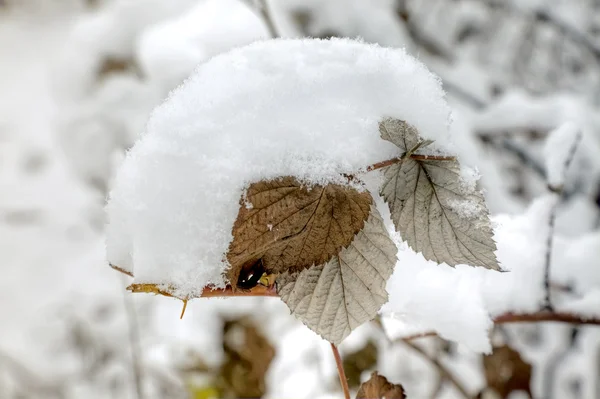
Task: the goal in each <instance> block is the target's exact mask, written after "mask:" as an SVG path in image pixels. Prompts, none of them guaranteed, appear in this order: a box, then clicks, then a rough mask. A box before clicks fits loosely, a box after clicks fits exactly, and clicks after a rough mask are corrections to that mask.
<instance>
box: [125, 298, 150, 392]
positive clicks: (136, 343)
mask: <svg viewBox="0 0 600 399" xmlns="http://www.w3.org/2000/svg"><path fill="white" fill-rule="evenodd" d="M123 294H124V295H123V301H124V304H125V311H126V314H127V324H128V329H129V345H130V346H131V364H132V368H133V381H134V386H135V393H136V398H137V399H144V397H145V396H144V386H143V381H142V377H143V376H142V367H141V356H140V353H141V350H140V328H139V325H138V321H137V314H136V311H135V307H134V304H133V302H132V298H131V297H129V295H125V291H123Z"/></svg>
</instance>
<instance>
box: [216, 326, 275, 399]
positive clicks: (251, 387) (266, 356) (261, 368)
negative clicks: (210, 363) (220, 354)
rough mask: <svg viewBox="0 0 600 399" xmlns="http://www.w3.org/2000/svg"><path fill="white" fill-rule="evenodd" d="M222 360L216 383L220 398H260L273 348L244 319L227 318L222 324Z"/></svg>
mask: <svg viewBox="0 0 600 399" xmlns="http://www.w3.org/2000/svg"><path fill="white" fill-rule="evenodd" d="M223 350H224V352H225V361H224V362H223V364H222V365H221V369H220V372H219V378H218V380H217V386H218V387H219V390H220V391H221V392H222V393H223V396H222V397H224V398H260V397H262V396H263V395H264V394H265V391H266V382H265V378H266V374H267V371H268V370H269V366H270V365H271V361H272V360H273V357H274V356H275V349H274V348H273V346H272V345H271V344H270V343H269V341H268V340H267V338H265V336H264V335H263V334H262V333H261V331H260V329H258V328H257V326H256V325H255V323H253V322H252V321H251V320H250V319H248V318H241V319H234V320H228V321H226V322H225V325H224V327H223Z"/></svg>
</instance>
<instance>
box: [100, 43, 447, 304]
mask: <svg viewBox="0 0 600 399" xmlns="http://www.w3.org/2000/svg"><path fill="white" fill-rule="evenodd" d="M384 117H393V118H399V119H403V120H406V121H407V122H409V123H411V124H412V125H414V126H415V127H416V128H417V129H418V130H419V132H420V133H421V135H422V136H423V137H424V138H426V139H432V140H436V143H437V144H438V145H441V146H447V148H451V146H450V138H449V134H448V121H449V108H448V106H447V104H446V102H445V100H444V93H443V90H442V89H441V85H440V81H439V79H438V78H436V77H435V76H434V75H433V74H431V73H430V72H429V71H428V70H427V69H426V68H425V66H423V65H422V64H421V63H419V62H418V61H416V60H415V59H414V58H412V57H411V56H409V55H407V54H406V53H405V52H404V51H403V50H399V49H387V48H381V47H379V46H376V45H369V44H365V43H362V42H359V41H353V40H348V39H332V40H317V39H309V40H283V39H278V40H271V41H265V42H256V43H254V44H251V45H249V46H246V47H243V48H238V49H234V50H232V51H230V52H229V53H226V54H222V55H219V56H217V57H215V58H213V59H211V60H210V61H208V62H207V63H205V64H203V65H201V66H199V67H198V68H197V70H196V71H195V72H194V74H193V75H192V76H191V77H190V78H189V79H187V80H186V81H185V82H184V84H183V85H182V86H181V87H179V88H178V89H176V90H175V91H174V92H172V93H171V95H170V97H169V98H168V99H167V100H166V101H165V102H164V103H163V104H162V105H161V106H159V107H158V108H157V109H156V110H155V111H154V112H153V114H152V115H151V117H150V120H149V122H148V125H147V129H146V132H145V133H144V134H143V135H142V136H141V139H140V141H139V142H138V143H137V144H136V145H135V146H134V147H133V148H132V150H131V151H130V152H129V153H128V156H127V158H126V159H125V160H124V162H123V164H122V166H121V169H120V171H119V173H118V175H117V177H116V180H115V185H114V189H113V191H112V193H111V195H110V200H109V204H108V206H107V211H108V217H109V224H108V227H107V252H108V260H109V261H110V262H111V263H113V264H115V265H118V266H120V267H121V268H123V269H125V270H129V271H132V272H134V274H135V279H136V282H139V283H157V284H169V285H171V286H172V287H174V288H175V289H176V290H177V294H178V295H182V296H183V295H194V294H198V290H200V289H201V288H202V287H204V286H206V285H211V284H212V285H215V286H223V285H224V284H225V281H224V279H223V275H222V273H223V271H224V269H225V268H226V266H227V265H226V263H225V261H224V254H225V253H226V251H227V247H228V244H229V242H230V241H231V238H232V237H231V228H232V225H233V222H234V220H235V217H236V215H237V212H238V207H239V201H240V197H241V196H242V194H243V190H244V188H245V187H246V186H247V185H248V184H250V183H252V182H255V181H259V180H262V179H272V178H276V177H279V176H285V175H295V176H297V177H299V178H300V179H304V180H306V181H307V182H310V183H326V182H333V181H339V179H340V174H341V173H357V172H358V171H360V170H364V168H365V167H366V166H367V165H370V164H373V163H376V162H379V161H382V160H385V159H389V158H392V157H394V156H397V155H398V152H399V151H398V148H397V147H395V146H394V145H393V144H391V143H389V142H387V141H385V140H382V139H380V137H379V131H378V122H379V121H380V120H381V119H383V118H384Z"/></svg>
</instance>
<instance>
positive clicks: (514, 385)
mask: <svg viewBox="0 0 600 399" xmlns="http://www.w3.org/2000/svg"><path fill="white" fill-rule="evenodd" d="M483 368H484V370H485V379H486V381H487V386H488V388H489V389H491V390H493V391H495V392H496V393H497V394H498V395H500V397H501V398H503V399H504V398H508V397H509V396H510V394H511V393H512V392H514V391H524V392H527V393H528V394H529V397H531V398H532V397H533V396H532V393H531V374H532V370H533V369H532V367H531V365H530V364H528V363H526V362H525V361H524V360H523V358H521V355H520V354H519V352H517V351H516V350H514V349H512V348H511V347H510V346H507V345H503V346H497V347H495V348H494V351H493V352H492V354H491V355H486V356H484V357H483Z"/></svg>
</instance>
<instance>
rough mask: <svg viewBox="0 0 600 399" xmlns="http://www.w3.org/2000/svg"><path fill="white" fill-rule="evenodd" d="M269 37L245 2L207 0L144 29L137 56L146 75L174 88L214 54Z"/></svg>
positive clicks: (259, 20)
mask: <svg viewBox="0 0 600 399" xmlns="http://www.w3.org/2000/svg"><path fill="white" fill-rule="evenodd" d="M267 38H269V32H268V30H267V28H266V26H265V24H264V22H263V21H262V20H261V19H260V17H259V16H258V15H257V14H256V13H255V12H253V11H252V10H250V8H249V7H248V6H247V5H246V4H244V3H243V2H241V1H239V0H208V1H202V2H199V3H198V4H197V5H196V6H194V7H193V8H192V9H191V10H189V12H187V13H185V14H184V15H181V16H178V17H177V18H174V19H170V20H167V21H165V22H162V23H160V24H156V25H154V26H151V27H150V28H149V29H147V30H145V31H144V32H143V34H142V35H141V36H140V38H139V43H138V46H137V53H138V55H137V58H138V59H139V60H140V64H141V68H142V70H143V72H144V74H145V75H146V76H148V77H149V78H150V79H152V80H154V81H159V82H161V85H162V86H163V87H165V88H171V87H173V86H175V85H177V84H179V83H181V82H182V81H183V79H184V78H186V77H187V76H188V75H189V72H190V71H191V70H193V69H194V67H195V66H196V65H198V64H199V63H201V62H203V61H206V60H207V59H209V58H211V57H213V56H214V55H217V54H219V53H222V52H224V51H227V50H229V49H231V48H233V47H237V46H241V45H244V44H249V43H251V42H253V41H255V40H260V39H267Z"/></svg>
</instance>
